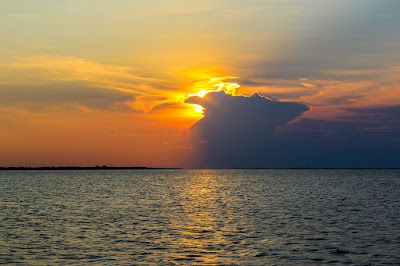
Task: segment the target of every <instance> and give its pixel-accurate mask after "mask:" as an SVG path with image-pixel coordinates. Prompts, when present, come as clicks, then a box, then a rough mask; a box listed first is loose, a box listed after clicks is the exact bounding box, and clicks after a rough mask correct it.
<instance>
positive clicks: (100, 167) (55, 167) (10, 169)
mask: <svg viewBox="0 0 400 266" xmlns="http://www.w3.org/2000/svg"><path fill="white" fill-rule="evenodd" d="M374 169H376V170H379V169H381V170H385V169H388V170H399V169H400V168H385V167H382V168H379V167H378V168H377V167H370V168H369V167H364V168H357V167H354V168H351V167H347V168H335V167H322V168H303V167H288V168H210V169H208V170H374ZM38 170H67V171H68V170H206V169H203V168H193V169H192V168H179V167H145V166H40V167H24V166H20V167H0V171H38Z"/></svg>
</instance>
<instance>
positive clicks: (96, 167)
mask: <svg viewBox="0 0 400 266" xmlns="http://www.w3.org/2000/svg"><path fill="white" fill-rule="evenodd" d="M179 169H182V168H160V167H156V168H153V167H144V166H125V167H124V166H41V167H0V171H13V170H19V171H37V170H179Z"/></svg>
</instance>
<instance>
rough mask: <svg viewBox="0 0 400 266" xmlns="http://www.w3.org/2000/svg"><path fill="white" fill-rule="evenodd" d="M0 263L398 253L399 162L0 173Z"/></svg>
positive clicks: (296, 259) (246, 260) (346, 258)
mask: <svg viewBox="0 0 400 266" xmlns="http://www.w3.org/2000/svg"><path fill="white" fill-rule="evenodd" d="M0 182H1V186H0V192H1V196H0V210H1V212H0V217H1V227H0V230H1V231H0V233H1V234H0V237H1V238H0V241H1V242H0V263H23V264H32V265H35V264H74V265H76V264H86V263H88V264H89V263H94V264H107V265H124V264H126V265H138V264H144V265H148V264H156V265H160V264H161V265H176V264H177V265H180V264H182V265H187V264H190V265H196V264H198V265H204V264H214V265H215V264H218V265H318V264H327V263H332V264H355V265H382V264H393V265H399V264H400V171H399V170H177V171H173V170H162V171H161V170H160V171H158V170H151V171H135V170H134V171H132V170H131V171H129V170H125V171H35V172H32V171H26V172H24V171H21V172H19V171H9V172H0Z"/></svg>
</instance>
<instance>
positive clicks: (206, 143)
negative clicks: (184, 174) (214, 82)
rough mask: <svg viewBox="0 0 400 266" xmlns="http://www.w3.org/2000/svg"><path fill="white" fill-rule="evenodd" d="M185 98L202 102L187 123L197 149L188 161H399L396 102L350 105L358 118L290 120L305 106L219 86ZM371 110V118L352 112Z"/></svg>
mask: <svg viewBox="0 0 400 266" xmlns="http://www.w3.org/2000/svg"><path fill="white" fill-rule="evenodd" d="M187 102H188V103H192V104H199V105H202V106H203V107H204V108H205V111H204V115H205V116H204V118H203V119H202V120H200V121H199V122H198V123H196V124H195V125H193V126H192V127H191V129H190V130H191V133H192V136H191V146H192V147H193V151H194V153H196V154H197V155H198V157H197V158H196V159H195V160H194V161H193V162H191V163H188V166H191V167H205V168H264V167H265V168H267V167H282V168H288V167H326V168H329V167H333V168H340V167H400V137H399V136H400V123H399V121H398V120H397V119H394V120H393V117H396V118H397V116H398V110H399V107H388V108H379V109H352V110H351V111H352V112H353V113H354V117H355V119H356V120H357V121H352V120H350V119H348V120H344V119H343V120H342V121H323V120H316V119H304V118H301V119H298V120H296V121H294V122H293V123H289V122H290V121H293V120H294V119H296V118H298V117H299V116H301V114H302V113H303V112H305V111H307V110H308V109H309V108H308V106H307V105H305V104H302V103H288V102H277V101H273V100H270V99H268V98H265V97H262V96H259V95H258V94H254V95H253V96H251V97H244V96H231V95H227V94H225V93H224V92H212V93H209V94H207V95H206V96H205V97H204V98H199V97H190V98H189V99H187ZM371 113H372V114H375V116H373V118H374V119H373V120H372V121H366V120H363V119H359V118H357V117H360V116H363V117H371ZM379 117H382V119H378V118H379ZM388 118H390V119H391V120H390V119H389V120H388ZM390 121H391V122H390Z"/></svg>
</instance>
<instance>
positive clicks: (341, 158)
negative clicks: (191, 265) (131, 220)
mask: <svg viewBox="0 0 400 266" xmlns="http://www.w3.org/2000/svg"><path fill="white" fill-rule="evenodd" d="M398 10H400V1H397V0H380V1H376V0H335V1H333V0H327V1H320V0H296V1H293V0H292V1H289V0H246V1H244V0H197V1H191V0H186V1H177V0H171V1H161V0H148V1H141V0H114V1H106V0H58V1H53V0H36V1H25V0H0V36H1V37H0V38H1V42H0V166H60V165H62V166H94V165H109V166H149V167H184V168H242V167H244V168H249V167H256V168H263V167H400V64H399V62H400V46H399V45H398V44H399V43H400V16H399V15H398Z"/></svg>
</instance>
